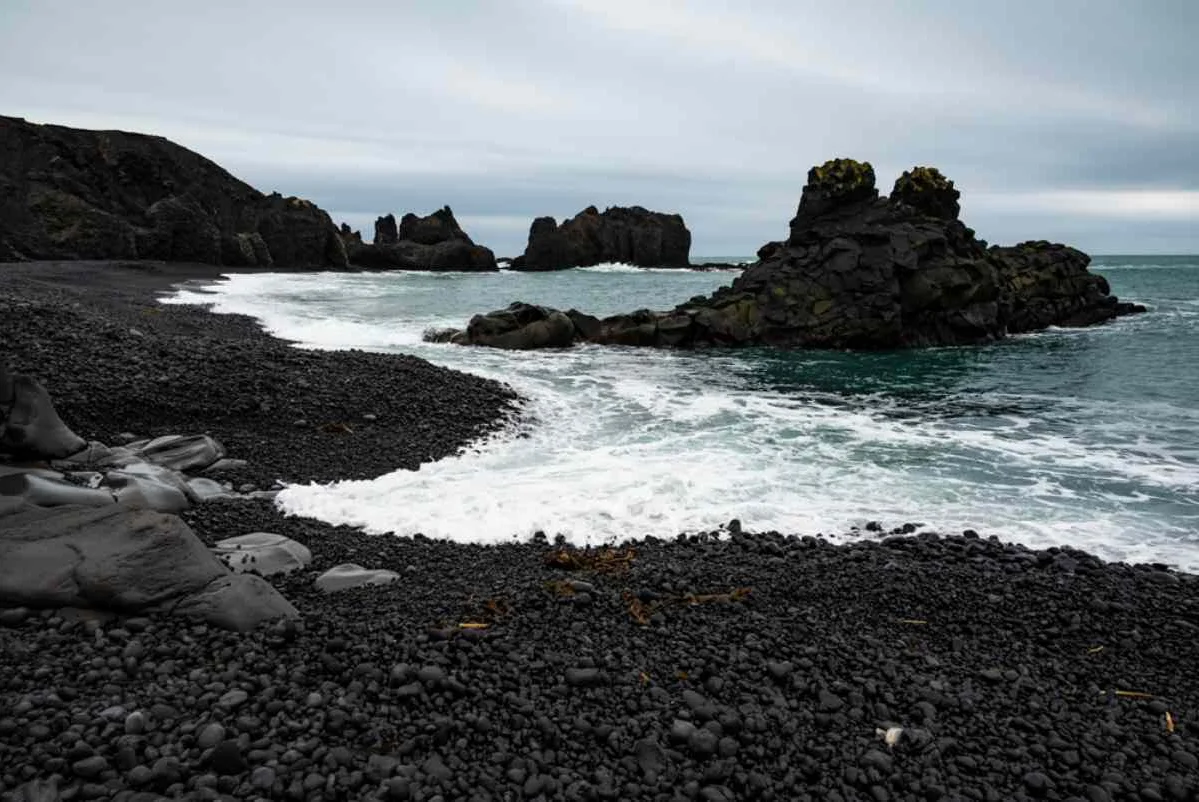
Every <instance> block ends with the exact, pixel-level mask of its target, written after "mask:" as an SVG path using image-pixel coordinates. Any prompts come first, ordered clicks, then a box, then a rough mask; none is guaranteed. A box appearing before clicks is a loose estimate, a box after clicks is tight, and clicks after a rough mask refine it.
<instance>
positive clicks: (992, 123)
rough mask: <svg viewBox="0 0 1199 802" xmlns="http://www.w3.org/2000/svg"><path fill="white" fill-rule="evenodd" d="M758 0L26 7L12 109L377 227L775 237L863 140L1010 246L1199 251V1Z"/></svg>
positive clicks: (16, 34) (42, 3) (886, 167)
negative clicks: (604, 218)
mask: <svg viewBox="0 0 1199 802" xmlns="http://www.w3.org/2000/svg"><path fill="white" fill-rule="evenodd" d="M744 5H746V6H748V8H746V9H744V10H742V9H737V8H735V6H733V5H731V4H727V3H721V2H717V0H697V1H696V2H688V3H686V4H683V3H672V2H666V0H660V1H655V0H512V1H511V2H505V3H485V2H452V3H447V2H435V1H434V0H428V1H427V2H412V3H396V4H390V5H387V6H382V5H380V4H376V3H367V2H359V1H356V0H347V1H346V2H342V3H339V4H336V5H333V4H327V3H320V4H318V3H313V2H307V1H306V0H295V2H292V3H289V4H286V5H283V4H274V3H271V4H267V3H256V4H244V3H233V2H230V1H228V0H215V1H214V2H209V3H206V4H185V3H182V2H178V1H177V0H159V2H152V1H151V0H125V2H122V3H120V4H119V5H117V4H100V3H94V4H80V3H74V2H69V0H9V2H7V3H5V4H4V5H3V6H2V7H0V73H2V74H4V75H5V76H6V79H5V81H4V82H3V83H2V84H0V112H2V113H7V114H17V115H22V116H26V117H29V118H30V119H34V120H38V121H44V122H60V123H63V124H75V125H84V126H88V127H120V128H127V129H133V130H143V131H151V132H155V133H161V134H163V135H165V136H168V137H170V138H172V139H175V140H176V141H178V142H180V143H181V144H185V145H187V146H189V147H192V148H194V149H196V150H199V151H200V152H202V153H204V154H205V155H207V156H209V157H210V158H213V159H214V160H216V161H217V162H219V163H221V164H222V165H224V166H226V167H228V168H229V169H230V170H232V171H233V172H234V173H235V174H237V175H239V176H241V177H243V178H245V179H246V180H248V181H250V182H251V183H253V184H255V185H256V186H259V187H260V188H262V189H267V190H269V189H278V190H280V191H283V192H286V193H291V194H299V195H303V196H306V197H310V198H312V199H313V200H315V201H316V202H317V203H319V204H321V205H322V206H324V207H325V208H327V209H329V210H330V211H331V212H334V213H335V214H337V215H340V216H341V217H343V218H344V219H347V220H348V221H349V222H351V223H352V224H353V225H355V226H357V227H369V225H370V222H371V221H372V220H373V219H374V217H375V216H376V215H377V214H380V213H383V212H386V211H396V212H402V211H407V210H415V211H428V210H431V209H433V208H437V207H439V206H441V205H443V204H446V203H448V204H450V205H452V206H453V207H454V210H455V212H456V213H457V214H458V215H459V216H461V217H463V218H464V219H466V220H468V221H469V224H470V226H469V229H468V230H470V231H471V232H472V235H473V236H475V238H476V239H478V240H480V241H483V242H485V243H486V244H488V245H491V246H492V247H494V248H495V249H496V250H497V252H501V253H516V252H519V251H520V250H521V249H522V247H523V240H524V235H525V233H526V232H527V227H528V222H529V221H531V219H532V217H534V216H537V215H542V214H551V215H554V216H556V217H558V218H561V217H564V216H568V215H571V214H574V213H575V212H577V211H579V210H580V209H581V208H583V207H584V206H586V205H588V204H591V203H594V204H596V205H599V206H601V207H602V206H605V205H610V204H628V203H640V204H641V205H644V206H648V207H650V208H656V209H661V210H663V211H678V212H680V213H682V214H683V215H684V217H686V219H687V221H688V224H689V226H690V227H691V229H692V231H693V233H694V239H695V245H694V248H693V252H695V253H698V254H702V253H707V254H736V253H752V252H753V251H754V250H756V248H757V247H758V245H760V244H761V243H762V242H764V241H766V240H768V239H774V238H778V237H780V236H782V235H783V234H784V233H785V231H786V224H787V220H788V219H789V218H790V217H791V215H792V214H793V212H794V208H795V204H796V202H797V201H798V197H799V192H800V189H801V187H802V185H803V181H804V177H805V175H806V172H807V169H808V167H809V166H810V165H812V164H813V163H817V162H821V161H823V160H825V159H827V158H831V157H833V156H840V155H847V156H853V157H856V158H862V159H869V160H871V161H872V162H873V163H874V164H875V166H876V168H877V170H878V173H879V179H880V184H881V186H882V189H883V190H884V191H886V189H887V188H888V187H889V185H890V182H891V181H893V180H894V177H895V175H897V174H898V173H899V171H900V170H902V169H904V168H907V167H910V166H912V165H914V164H935V165H937V166H939V167H941V168H942V169H943V170H944V171H945V172H946V173H947V174H948V175H950V176H951V177H952V178H954V179H955V180H956V181H957V182H958V185H959V187H960V188H961V189H962V190H963V193H964V199H963V200H964V204H963V205H964V211H965V214H967V215H968V218H967V222H968V223H969V224H971V225H972V226H974V227H975V228H976V229H978V231H979V233H980V234H981V235H982V236H985V237H987V238H988V239H991V240H994V241H1014V240H1019V239H1025V238H1030V237H1038V238H1039V237H1047V238H1057V239H1063V240H1068V241H1071V242H1073V243H1076V244H1078V245H1080V246H1081V247H1084V248H1088V249H1091V250H1095V251H1112V250H1118V251H1138V250H1175V251H1178V250H1181V251H1191V252H1194V251H1197V250H1199V225H1196V224H1197V223H1199V205H1197V199H1199V156H1197V155H1196V152H1197V151H1196V150H1195V148H1194V147H1193V145H1192V143H1193V142H1194V141H1196V135H1197V134H1199V130H1197V128H1199V123H1196V121H1195V119H1194V117H1195V115H1194V109H1196V108H1199V90H1197V89H1196V85H1195V83H1194V81H1193V78H1192V76H1193V75H1194V74H1196V72H1197V71H1199V70H1197V69H1196V68H1199V56H1197V55H1196V54H1195V50H1194V48H1193V47H1192V44H1191V42H1190V41H1189V37H1190V36H1191V35H1192V34H1193V32H1194V31H1195V30H1199V4H1194V3H1192V2H1189V0H1158V1H1157V2H1146V3H1139V4H1132V3H1126V2H1123V1H1122V0H1086V1H1084V0H1058V1H1057V2H1054V3H1048V4H1046V3H1040V2H1033V0H1024V1H1022V2H1015V1H1014V2H1009V3H1002V4H996V3H989V2H967V1H966V0H918V1H917V0H913V2H909V3H903V4H894V7H891V6H889V5H887V4H880V3H877V2H868V1H867V0H845V2H842V3H840V4H838V5H837V7H836V9H835V10H834V9H833V8H832V7H830V6H829V5H828V4H825V3H817V2H814V0H813V1H812V2H795V1H794V0H760V1H759V2H754V3H752V4H744ZM368 233H369V232H368Z"/></svg>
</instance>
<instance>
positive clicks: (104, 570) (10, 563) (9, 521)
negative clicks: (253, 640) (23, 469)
mask: <svg viewBox="0 0 1199 802" xmlns="http://www.w3.org/2000/svg"><path fill="white" fill-rule="evenodd" d="M3 521H4V526H3V527H2V528H0V602H2V603H6V604H9V605H19V606H24V607H81V608H86V609H94V610H112V611H124V612H140V611H147V610H163V611H167V612H171V613H176V614H180V615H186V616H193V617H199V618H202V619H203V620H205V621H208V622H210V623H212V624H215V625H217V626H221V627H226V628H230V629H237V630H244V629H245V628H248V627H251V626H254V625H256V624H257V623H261V622H262V621H266V620H270V619H272V618H277V617H279V616H284V615H295V614H296V613H295V608H294V607H292V606H291V604H290V603H289V602H288V601H287V600H286V599H284V598H283V597H282V596H280V595H279V594H278V592H277V591H275V589H274V588H272V587H271V586H270V585H269V584H268V583H266V582H263V581H261V580H259V582H253V581H242V580H252V579H254V578H253V577H234V576H232V575H231V574H230V573H229V572H228V571H227V570H226V568H225V567H224V566H223V565H222V564H221V563H220V561H219V560H217V558H216V557H215V556H213V554H212V553H211V552H209V551H208V549H207V548H205V546H204V544H203V543H202V542H201V541H200V539H199V538H198V537H196V535H195V534H194V533H193V532H192V531H191V529H189V528H188V526H187V525H186V524H185V523H183V521H181V520H180V519H179V518H177V517H175V516H173V515H164V514H162V513H158V512H153V511H151V510H142V509H129V508H127V507H124V506H120V505H111V506H108V507H101V508H92V509H88V508H82V507H58V508H54V509H44V508H39V507H32V508H26V509H24V510H20V511H17V512H15V513H14V514H11V515H9V516H7V517H5V518H4V519H3Z"/></svg>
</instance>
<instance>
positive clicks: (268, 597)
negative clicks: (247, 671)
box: [170, 574, 300, 632]
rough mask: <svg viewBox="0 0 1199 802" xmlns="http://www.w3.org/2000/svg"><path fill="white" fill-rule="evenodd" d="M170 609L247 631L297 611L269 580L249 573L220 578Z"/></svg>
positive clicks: (223, 626) (211, 622) (224, 626)
mask: <svg viewBox="0 0 1199 802" xmlns="http://www.w3.org/2000/svg"><path fill="white" fill-rule="evenodd" d="M170 612H171V613H173V614H174V615H182V616H186V617H188V618H199V619H202V620H204V621H207V622H208V623H210V624H213V625H215V626H218V627H221V628H223V629H231V630H234V631H236V632H248V631H249V630H251V629H253V628H254V627H256V626H258V625H259V624H262V623H264V622H266V621H273V620H275V619H276V618H296V617H298V616H299V614H300V613H299V611H297V610H296V608H295V607H294V606H292V603H291V602H289V601H288V600H287V599H285V598H283V596H281V595H280V594H279V591H277V590H275V588H274V587H272V586H271V583H270V582H267V581H266V580H265V579H263V578H262V577H259V576H252V575H249V574H237V575H230V576H224V577H221V578H220V579H218V580H217V581H215V582H213V583H211V584H210V585H208V586H207V587H205V588H204V589H203V590H201V591H198V592H196V593H193V594H191V595H189V596H186V597H184V598H183V599H181V600H180V601H179V602H178V603H177V604H175V605H173V606H172V607H170Z"/></svg>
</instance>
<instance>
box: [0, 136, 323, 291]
mask: <svg viewBox="0 0 1199 802" xmlns="http://www.w3.org/2000/svg"><path fill="white" fill-rule="evenodd" d="M19 259H163V260H168V261H186V262H203V263H206V264H217V265H230V266H270V265H275V266H279V267H333V268H343V267H345V266H346V254H345V247H344V245H343V244H342V240H341V237H340V236H338V232H337V229H336V227H335V226H334V225H333V221H332V220H331V219H330V218H329V215H327V214H326V213H325V212H323V211H322V210H321V209H319V208H318V207H316V206H315V205H313V204H312V203H311V202H309V201H305V200H301V199H299V198H285V197H283V196H282V195H279V194H278V193H275V194H272V195H264V194H263V193H261V192H259V191H258V190H256V189H254V188H253V187H251V186H250V185H249V184H246V183H244V182H242V181H239V180H238V179H237V178H234V177H233V176H232V175H230V174H229V173H228V172H226V171H225V170H223V169H222V168H221V167H219V166H218V165H216V164H214V163H213V162H211V161H209V160H208V159H206V158H204V157H203V156H201V155H199V154H198V153H194V152H193V151H190V150H188V149H187V148H184V147H181V146H179V145H176V144H175V143H173V142H170V141H169V140H166V139H164V138H162V137H156V136H147V135H145V134H135V133H127V132H123V131H84V130H79V129H74V128H66V127H63V126H57V125H36V124H33V123H29V122H26V121H25V120H22V119H19V118H15V117H0V261H3V260H19Z"/></svg>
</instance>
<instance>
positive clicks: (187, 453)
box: [130, 434, 225, 471]
mask: <svg viewBox="0 0 1199 802" xmlns="http://www.w3.org/2000/svg"><path fill="white" fill-rule="evenodd" d="M130 447H131V448H135V447H136V448H137V450H138V451H140V452H141V454H142V457H143V458H144V459H145V460H146V461H147V462H153V463H154V464H155V465H161V466H163V467H164V468H170V469H171V470H173V471H199V470H203V469H204V468H207V467H208V466H209V465H211V464H213V463H214V462H216V461H217V460H219V459H220V458H221V457H223V456H225V447H224V446H222V445H221V444H220V443H218V442H217V441H216V440H213V439H212V438H211V437H209V436H208V435H206V434H191V435H182V434H171V435H166V436H165V437H156V438H154V439H153V440H151V441H150V442H148V443H145V444H144V445H140V446H139V445H138V444H132V445H131V446H130Z"/></svg>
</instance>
